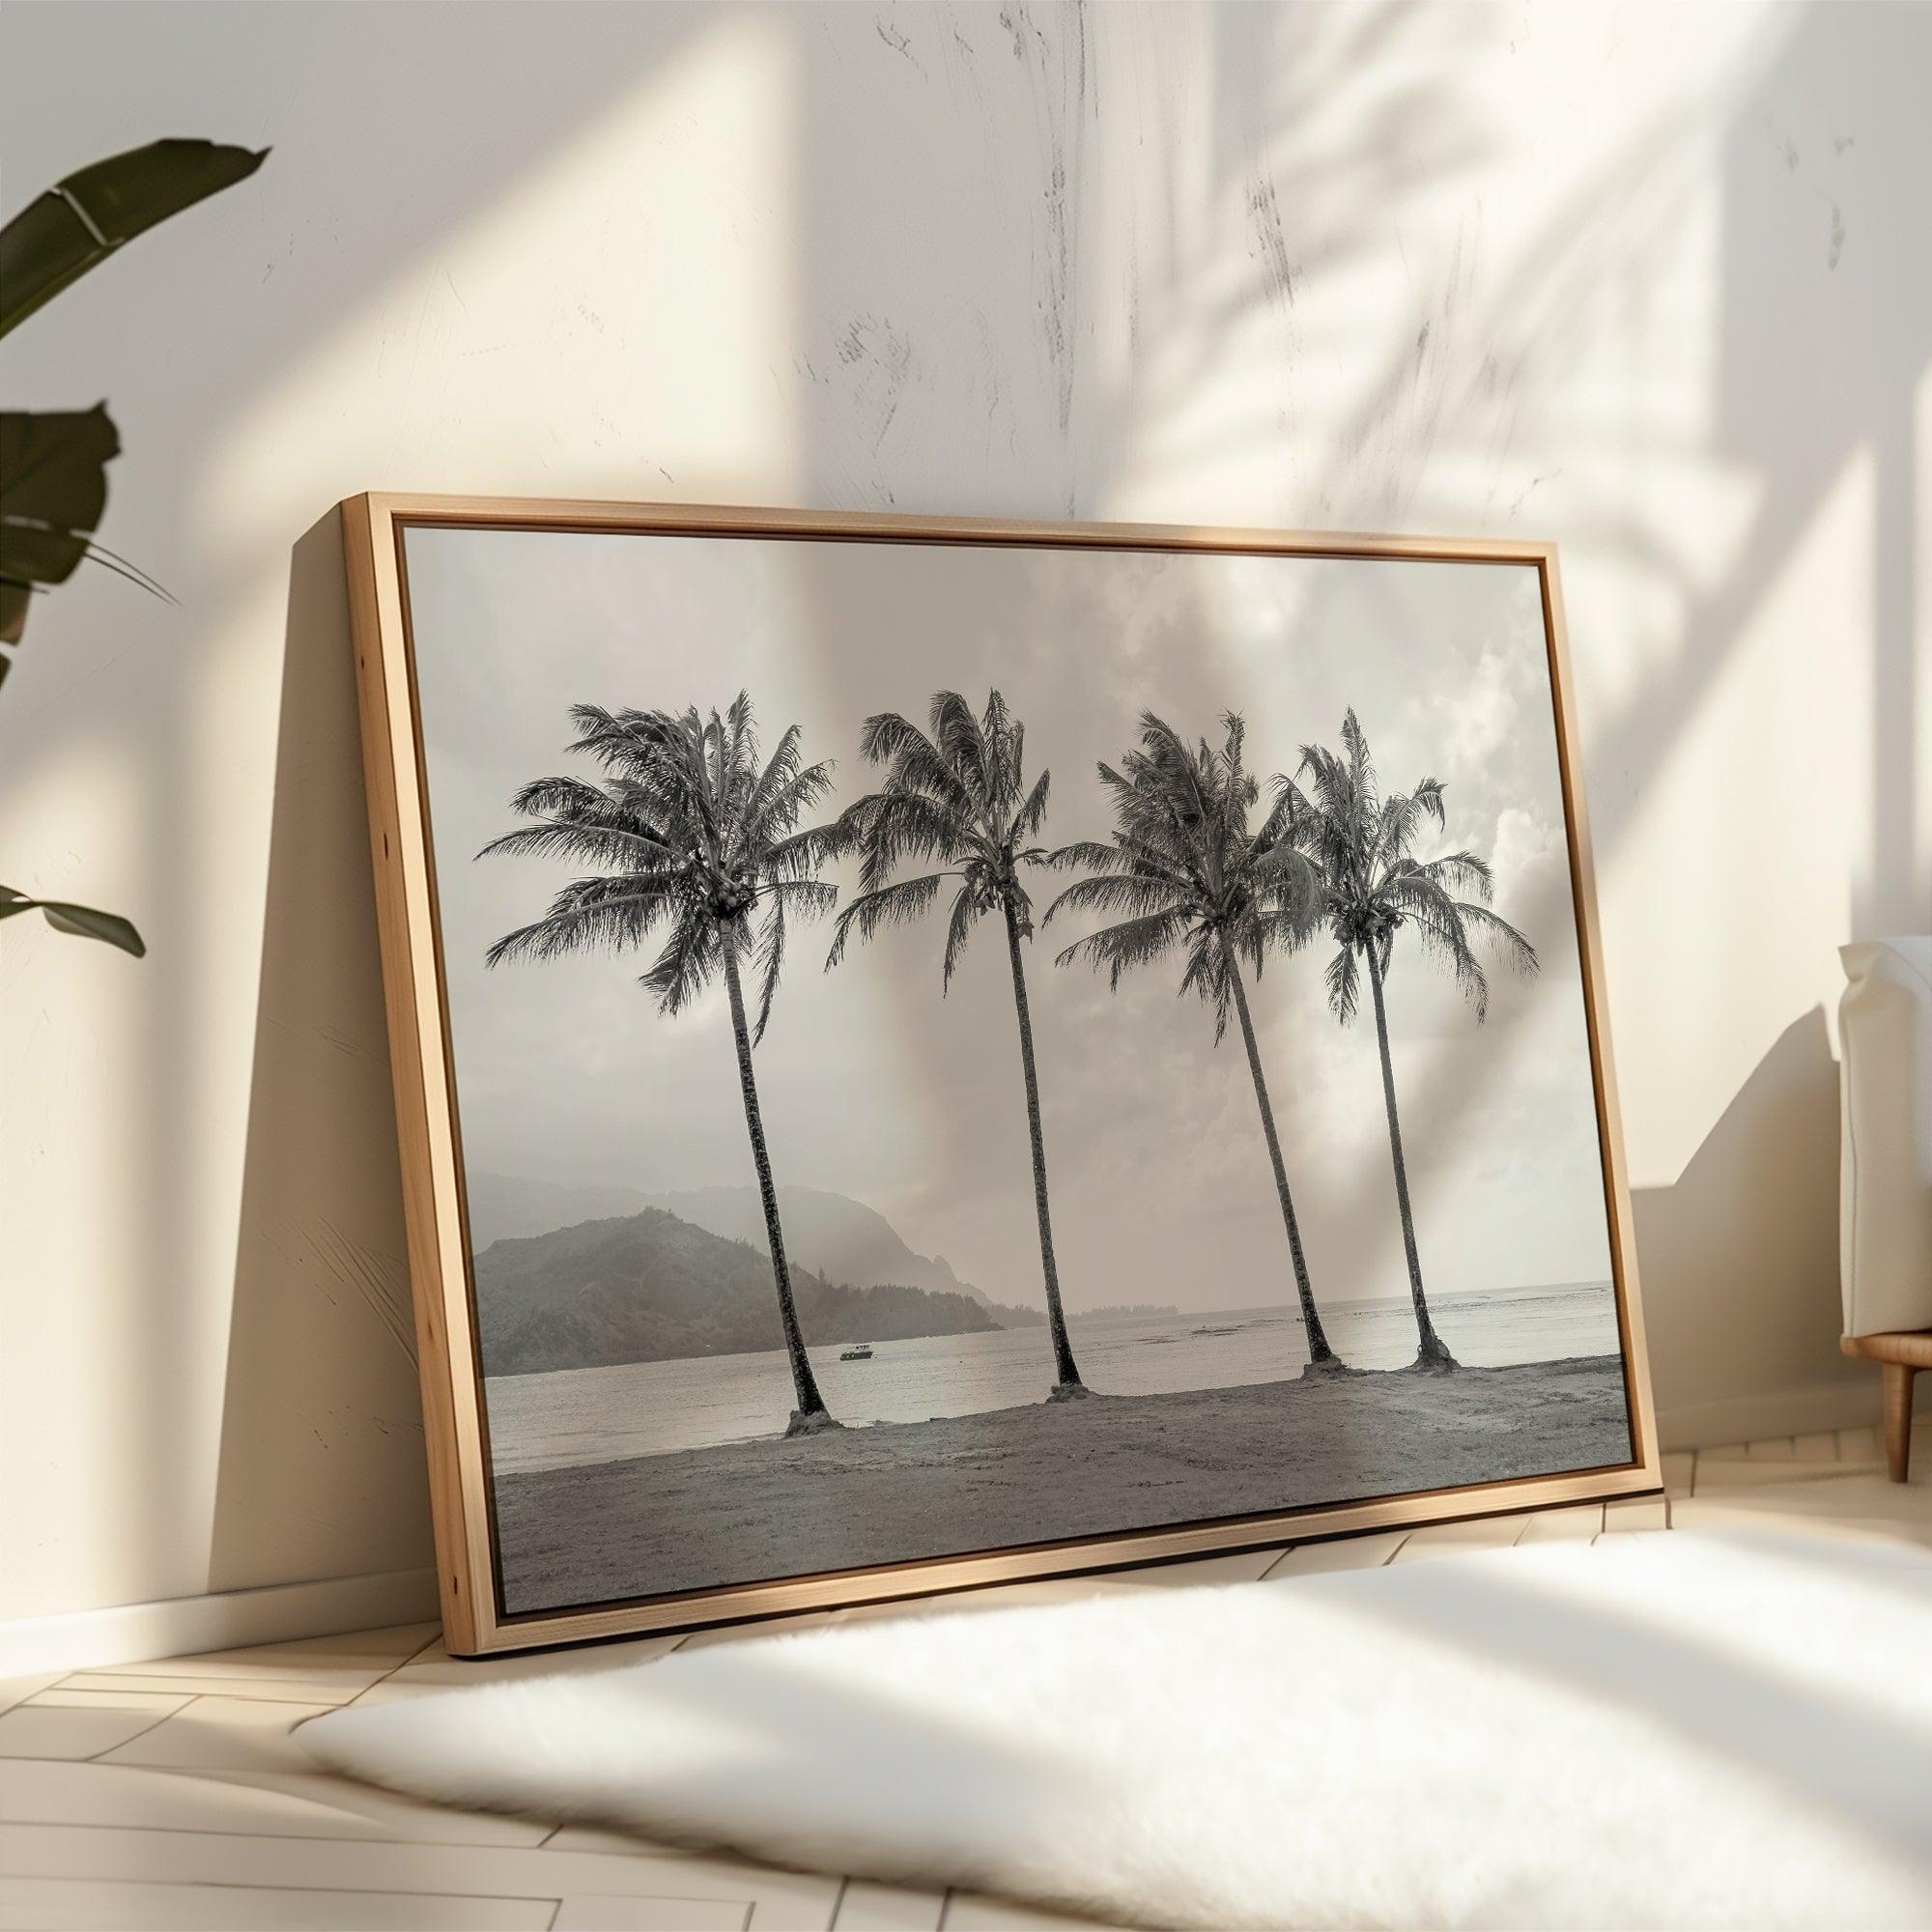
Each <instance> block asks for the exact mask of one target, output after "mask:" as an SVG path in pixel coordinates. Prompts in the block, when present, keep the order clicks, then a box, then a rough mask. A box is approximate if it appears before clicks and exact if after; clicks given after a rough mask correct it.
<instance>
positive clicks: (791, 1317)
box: [719, 930, 838, 1435]
mask: <svg viewBox="0 0 1932 1932" xmlns="http://www.w3.org/2000/svg"><path fill="white" fill-rule="evenodd" d="M719 937H720V940H721V942H722V946H723V950H724V953H725V985H726V987H727V988H729V990H730V994H731V1031H732V1034H733V1035H734V1036H735V1037H736V1039H737V1043H738V1085H739V1087H740V1088H741V1089H742V1090H743V1092H744V1095H745V1125H746V1127H747V1128H748V1129H749V1130H750V1133H751V1136H752V1164H753V1167H755V1168H756V1169H757V1170H758V1198H759V1200H760V1201H761V1202H763V1204H764V1208H765V1239H766V1241H767V1243H768V1244H769V1245H770V1247H771V1251H772V1280H773V1282H774V1284H775V1285H776V1286H777V1288H778V1292H779V1325H780V1326H781V1328H782V1329H783V1330H784V1345H785V1353H786V1355H787V1356H789V1357H790V1359H791V1378H792V1384H793V1386H794V1387H795V1388H796V1389H797V1391H798V1406H797V1408H795V1409H794V1410H793V1411H792V1417H791V1423H790V1426H789V1427H788V1428H787V1429H786V1430H785V1434H786V1435H810V1434H811V1433H813V1432H815V1431H817V1430H820V1429H836V1428H838V1424H837V1423H836V1422H834V1421H833V1419H832V1416H831V1413H830V1412H829V1411H828V1410H827V1408H826V1406H825V1398H824V1397H823V1396H821V1395H820V1394H819V1393H818V1382H817V1379H816V1378H815V1377H814V1376H813V1375H812V1373H811V1358H810V1356H809V1355H807V1353H806V1352H805V1337H804V1336H803V1335H802V1334H801V1333H800V1332H799V1326H798V1310H797V1308H796V1307H795V1306H794V1305H793V1303H792V1295H791V1267H790V1265H789V1264H788V1263H787V1262H786V1261H785V1246H784V1231H783V1230H782V1229H781V1227H780V1226H779V1195H778V1189H777V1188H776V1187H775V1186H774V1185H773V1184H772V1161H771V1156H770V1154H768V1153H767V1152H766V1151H765V1123H764V1119H763V1117H762V1115H761V1114H760V1113H759V1111H758V1084H757V1082H756V1080H754V1079H753V1076H752V1031H751V1028H750V1027H749V1026H748V1025H747V1024H746V1020H745V989H744V988H743V986H741V985H740V984H739V982H738V950H737V948H736V947H735V946H734V945H733V944H732V934H731V933H730V932H729V931H728V930H727V931H725V932H724V933H721V934H720V935H719Z"/></svg>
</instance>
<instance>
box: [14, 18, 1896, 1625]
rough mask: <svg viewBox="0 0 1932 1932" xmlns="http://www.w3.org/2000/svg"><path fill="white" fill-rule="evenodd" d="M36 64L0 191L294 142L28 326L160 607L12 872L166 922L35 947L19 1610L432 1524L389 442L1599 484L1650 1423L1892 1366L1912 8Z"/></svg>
mask: <svg viewBox="0 0 1932 1932" xmlns="http://www.w3.org/2000/svg"><path fill="white" fill-rule="evenodd" d="M0 65H4V67H5V69H6V71H7V75H8V93H9V97H10V99H9V105H8V111H7V114H6V117H5V120H4V122H0V161H4V165H5V173H6V184H5V197H4V198H5V200H6V202H7V204H8V205H9V206H13V205H15V204H17V203H18V202H19V201H20V200H22V199H24V198H25V197H26V196H27V195H28V194H30V193H32V192H33V191H35V190H36V189H38V188H39V187H40V186H41V185H43V183H44V182H46V181H49V180H51V179H53V178H55V177H56V176H58V175H60V174H62V173H64V172H66V171H67V170H69V169H71V168H72V167H73V166H75V165H77V164H79V163H82V162H85V161H87V160H90V159H92V158H94V157H95V156H98V155H100V154H103V153H108V152H112V151H114V150H116V149H120V148H123V147H128V146H131V145H133V144H135V143H137V142H140V141H143V140H146V139H149V138H151V137H153V136H155V135H157V134H162V133H206V134H211V135H215V136H220V137H225V138H228V139H233V140H240V141H246V142H249V143H261V142H270V141H271V142H273V143H274V145H275V153H274V156H273V157H272V158H271V159H270V162H269V164H268V166H267V167H266V168H265V169H264V170H263V172H262V173H261V174H260V175H259V176H258V177H257V178H256V179H255V180H254V181H252V182H250V183H248V184H246V185H243V186H242V187H241V188H239V189H237V190H235V191H233V192H231V193H230V194H229V195H227V196H225V197H223V198H222V199H220V200H218V201H216V202H214V203H212V204H210V205H209V206H207V207H205V208H203V209H201V210H199V211H197V212H195V213H192V214H190V215H189V216H186V217H185V218H184V219H183V220H181V221H180V222H178V223H177V224H175V225H174V226H172V227H170V228H168V229H166V230H164V231H162V232H160V233H159V234H157V235H156V236H154V237H152V238H150V239H148V240H146V241H142V242H141V243H139V244H138V245H137V246H136V247H135V248H133V249H131V250H130V251H129V252H128V255H127V256H126V258H125V259H123V260H121V261H119V262H117V263H114V264H112V265H111V266H110V267H109V268H108V269H106V270H103V271H102V272H100V273H99V274H98V275H96V276H95V277H94V278H93V279H91V280H90V281H88V282H87V283H86V284H84V285H83V286H81V287H80V288H78V289H76V290H74V291H73V292H71V294H69V295H67V296H65V297H63V298H61V300H60V302H59V303H58V305H57V306H56V307H54V308H52V309H50V310H49V311H47V313H46V314H44V315H43V316H42V317H39V318H37V319H36V320H35V321H34V322H32V323H30V324H29V325H28V326H27V327H25V328H24V329H22V330H21V331H20V333H19V334H18V335H17V336H16V337H14V339H13V340H12V341H10V342H9V344H8V345H7V349H6V354H5V369H4V377H0V393H4V395H5V396H6V397H7V398H8V399H9V400H10V401H16V402H18V403H21V404H26V405H30V406H38V407H50V406H67V405H85V404H88V403H91V402H92V401H93V400H94V399H95V398H96V397H97V396H98V395H100V394H102V393H105V394H107V395H108V396H109V397H110V398H111V399H112V401H113V404H114V408H115V413H116V415H117V417H118V418H119V420H120V422H121V424H122V426H123V430H124V433H125V437H126V440H127V445H128V453H127V455H126V456H125V457H124V458H123V459H122V460H121V462H120V463H119V464H118V465H117V466H116V469H115V471H114V497H113V500H112V502H111V504H110V507H109V516H108V521H107V524H106V526H105V531H104V534H105V537H106V540H107V541H108V542H109V543H110V544H112V545H113V546H114V547H115V548H116V549H117V550H119V551H121V552H124V553H126V554H129V555H131V556H133V557H135V558H137V559H138V560H139V561H140V562H141V563H143V564H144V565H146V566H147V567H148V568H149V569H151V570H152V571H154V572H155V573H156V574H157V575H158V576H159V577H160V578H162V579H163V580H164V581H165V582H167V583H168V584H169V586H170V587H171V588H172V589H173V590H174V591H175V593H176V594H177V595H178V596H179V598H180V599H181V608H180V609H179V610H170V609H168V608H166V607H164V606H162V605H160V604H158V603H156V602H154V601H151V600H149V599H147V598H145V597H143V596H141V595H140V594H139V593H137V592H134V591H132V590H130V589H129V588H128V586H127V585H125V584H123V583H121V582H118V581H116V580H114V579H113V578H111V577H109V576H107V575H106V574H105V573H95V572H83V573H82V576H81V577H80V579H79V580H78V581H77V582H75V583H74V584H73V585H71V586H70V587H69V588H68V589H67V590H65V591H63V592H62V593H61V594H60V595H59V596H58V597H56V598H54V599H51V600H49V601H48V602H47V603H46V604H45V605H44V606H43V608H41V609H40V610H39V611H37V612H36V615H35V619H34V623H33V626H32V630H31V632H30V636H29V640H28V646H27V650H26V654H25V657H24V659H23V660H22V663H21V666H20V668H19V669H18V670H17V672H16V673H15V674H14V678H13V679H12V680H11V681H10V683H9V684H8V686H7V688H6V690H5V692H4V693H0V878H6V879H8V880H10V881H13V882H15V883H18V884H20V885H23V886H26V887H29V888H33V889H37V890H41V891H44V892H50V893H62V894H69V895H73V896H77V897H83V898H88V899H94V900H97V901H99V902H100V903H102V904H106V905H109V906H113V907H116V908H119V909H122V910H124V911H126V912H128V913H129V914H131V915H133V916H134V917H135V918H136V919H137V920H138V921H139V923H140V924H141V926H142V928H143V930H144V931H145V932H146V934H147V936H148V939H149V941H150V944H151V946H152V949H153V952H152V955H151V956H150V957H149V958H148V959H147V960H146V961H145V962H143V963H140V964H136V963H134V962H132V961H129V960H128V959H125V958H123V957H121V956H120V955H118V954H115V953H112V952H107V951H105V950H103V949H98V948H91V947H88V946H84V945H81V944H78V943H76V942H73V941H71V940H59V939H56V938H54V937H53V936H52V935H50V934H48V933H46V932H45V931H44V930H43V928H41V927H39V926H38V925H37V924H30V923H28V922H26V921H17V922H12V923H8V924H7V926H6V927H5V928H4V930H0V1110H4V1122H0V1268H4V1271H5V1283H4V1301H0V1323H3V1324H4V1328H3V1329H0V1618H5V1617H22V1616H28V1615H33V1614H38V1613H49V1612H57V1611H62V1610H67V1609H72V1608H76V1607H85V1606H90V1605H107V1604H115V1603H126V1602H133V1601H139V1600H147V1599H155V1598H161V1597H171V1596H184V1595H193V1594H195V1593H198V1592H202V1591H205V1590H208V1589H211V1588H213V1589H224V1588H233V1587H238V1586H241V1585H247V1584H253V1583H260V1582H271V1581H278V1580H287V1579H295V1578H301V1577H327V1576H331V1575H337V1574H351V1573H360V1572H368V1571H381V1570H392V1569H398V1568H406V1567H409V1566H411V1565H413V1564H416V1563H419V1562H422V1561H425V1560H426V1553H427V1530H426V1522H425V1511H424V1503H423V1485H422V1480H421V1475H420V1469H419V1463H420V1432H419V1426H418V1424H417V1421H416V1419H415V1397H414V1391H413V1371H412V1364H411V1362H410V1360H409V1355H408V1346H409V1345H408V1339H407V1338H408V1332H409V1329H408V1318H407V1312H406V1295H407V1289H406V1284H405V1282H404V1279H403V1264H402V1259H401V1257H402V1246H403V1240H402V1231H401V1227H400V1224H399V1205H398V1195H397V1186H396V1182H395V1179H394V1150H393V1145H392V1142H391V1138H390V1137H391V1134H392V1131H393V1129H392V1122H391V1120H390V1114H389V1104H388V1098H387V1071H386V1065H385V1058H384V1041H383V1034H382V1016H381V1008H380V1004H379V995H378V985H377V966H376V954H375V941H374V933H373V927H372V921H371V915H370V910H369V907H368V904H367V895H368V867H367V860H366V857H365V855H364V850H363V845H362V838H363V835H362V830H361V820H360V814H361V797H360V785H359V781H358V779H357V776H356V768H355V747H354V737H353V713H352V699H351V691H350V684H349V675H348V667H347V658H346V646H345V642H344V638H343V618H342V603H341V593H340V589H339V584H338V569H339V556H338V551H337V546H336V542H335V539H334V535H333V531H332V527H331V526H329V525H328V524H327V522H322V523H320V524H319V520H324V519H326V516H327V511H328V509H329V506H330V505H331V504H332V503H334V502H335V501H336V499H337V498H339V497H343V496H345V495H348V494H350V493H353V492H355V491H358V490H362V489H367V488H387V489H416V490H460V491H489V492H520V493H540V494H550V495H556V496H570V495H584V496H609V497H624V496H629V497H688V498H709V499H718V500H724V501H731V500H752V501H756V502H768V503H800V504H810V505H813V506H821V505H822V506H841V507H848V506H891V507H895V508H897V509H901V510H932V511H968V512H988V513H1003V514H1010V515H1041V516H1054V517H1060V516H1068V515H1077V516H1083V517H1124V518H1140V519H1158V520H1173V521H1184V522H1216V521H1227V522H1242V523H1271V524H1286V525H1294V526H1317V527H1320V526H1332V527H1342V528H1347V527H1356V528H1378V529H1400V530H1414V531H1430V532H1455V533H1481V532H1498V533H1508V534H1515V533H1519V532H1520V533H1525V534H1534V535H1539V536H1545V535H1547V536H1553V537H1555V538H1557V539H1558V540H1559V541H1560V542H1561V543H1562V545H1563V546H1564V560H1565V567H1566V574H1567V582H1568V592H1569V603H1570V618H1571V625H1572V632H1573V640H1574V647H1575V657H1576V663H1577V684H1578V697H1579V701H1580V705H1581V711H1582V720H1583V729H1584V741H1585V763H1586V772H1587V777H1588V781H1589V788H1590V793H1591V799H1592V805H1593V809H1594V811H1595V817H1596V828H1597V833H1598V838H1599V846H1600V853H1601V861H1602V895H1603V904H1604V915H1605V935H1606V948H1607V953H1608V969H1609V990H1610V1000H1611V1007H1612V1011H1613V1019H1614V1027H1615V1033H1616V1041H1617V1047H1618V1056H1619V1065H1620V1070H1621V1077H1622V1084H1623V1094H1624V1101H1625V1110H1626V1122H1627V1127H1628V1134H1629V1141H1630V1150H1631V1157H1632V1167H1633V1172H1634V1179H1635V1182H1636V1185H1637V1187H1638V1189H1639V1191H1640V1193H1639V1215H1640V1222H1639V1229H1640V1235H1641V1238H1642V1246H1643V1261H1644V1267H1645V1271H1646V1281H1645V1288H1646V1298H1647V1301H1648V1305H1649V1313H1650V1322H1651V1332H1652V1338H1653V1344H1654V1349H1653V1363H1654V1370H1655V1377H1656V1383H1657V1391H1658V1396H1659V1400H1660V1403H1661V1405H1662V1407H1663V1408H1664V1410H1665V1411H1666V1421H1667V1426H1669V1427H1672V1428H1674V1430H1675V1433H1676V1434H1677V1435H1679V1436H1680V1438H1688V1437H1690V1436H1691V1435H1698V1434H1701V1435H1704V1436H1705V1437H1706V1438H1707V1439H1708V1438H1710V1437H1711V1436H1713V1435H1735V1434H1737V1433H1739V1431H1740V1429H1742V1428H1743V1427H1745V1426H1748V1425H1751V1424H1760V1425H1762V1426H1767V1427H1770V1426H1776V1423H1777V1421H1778V1419H1779V1418H1783V1426H1785V1427H1787V1428H1789V1427H1803V1426H1816V1425H1817V1424H1818V1423H1820V1422H1822V1421H1824V1420H1828V1419H1840V1420H1842V1419H1849V1416H1850V1415H1851V1414H1853V1413H1855V1412H1856V1409H1857V1405H1858V1403H1859V1401H1860V1400H1861V1398H1862V1394H1863V1383H1862V1378H1859V1377H1857V1376H1856V1375H1855V1373H1854V1371H1853V1370H1852V1369H1851V1368H1850V1366H1849V1365H1843V1364H1841V1363H1840V1362H1839V1360H1838V1358H1837V1356H1836V1354H1835V1352H1834V1350H1833V1340H1834V1336H1835V1331H1836V1312H1835V1311H1836V1292H1835V1280H1834V1275H1835V1252H1836V1251H1835V1245H1834V1242H1835V1226H1834V1216H1835V1140H1836V1096H1835V1090H1834V1086H1833V1065H1832V1058H1831V1055H1832V1045H1831V1038H1830V1028H1829V1014H1830V1009H1831V1007H1832V1004H1833V1000H1834V998H1835V993H1836V987H1837V983H1838V973H1837V966H1836V961H1835V957H1834V952H1833V949H1834V948H1835V947H1836V946H1837V945H1838V943H1839V942H1840V941H1842V940H1844V939H1846V938H1847V937H1848V936H1850V935H1851V934H1852V933H1853V932H1855V931H1858V932H1867V933H1872V932H1885V931H1896V930H1900V929H1906V928H1917V929H1918V930H1923V929H1925V928H1926V927H1927V926H1928V924H1932V885H1928V861H1932V829H1928V807H1932V781H1928V779H1927V778H1926V776H1925V774H1926V773H1927V771H1928V770H1932V744H1928V735H1932V726H1928V723H1927V721H1928V719H1932V665H1928V662H1927V658H1928V647H1927V639H1928V635H1932V615H1928V597H1929V596H1932V592H1929V591H1928V589H1927V583H1928V575H1929V574H1928V564H1932V557H1928V555H1927V550H1928V537H1927V529H1928V527H1929V526H1932V517H1928V516H1927V514H1926V511H1925V508H1924V505H1923V503H1922V502H1920V501H1918V499H1917V498H1916V496H1915V492H1916V491H1917V490H1918V487H1919V486H1918V483H1917V480H1916V478H1917V473H1918V469H1919V468H1920V467H1922V465H1923V464H1924V462H1925V458H1926V455H1927V451H1928V447H1932V379H1928V377H1927V374H1926V371H1927V368H1928V362H1932V265H1929V264H1928V258H1927V254H1926V250H1925V246H1924V241H1925V206H1924V193H1925V184H1926V182H1927V180H1928V179H1932V120H1929V119H1928V118H1927V116H1926V115H1925V113H1924V99H1923V94H1924V83H1925V76H1926V74H1927V72H1928V71H1932V9H1926V8H1912V7H1898V8H1888V7H1883V6H1861V7H1820V8H1816V9H1803V8H1800V9H1793V10H1788V11H1787V10H1781V9H1776V10H1760V9H1756V8H1752V7H1749V6H1718V7H1711V8H1708V9H1707V8H1703V7H1698V6H1693V5H1688V4H1679V5H1674V6H1670V7H1661V8H1658V9H1656V10H1655V11H1650V10H1646V9H1644V8H1641V7H1631V6H1621V7H1604V8H1597V7H1592V6H1585V5H1571V6H1563V7H1555V6H1549V7H1519V6H1507V7H1505V6H1496V7H1493V8H1488V7H1473V8H1471V7H1460V6H1450V5H1437V6H1428V5H1424V6H1419V7H1407V6H1388V7H1383V6H1378V5H1375V4H1370V0H1359V3H1358V4H1349V5H1345V6H1335V7H1328V6H1295V5H1289V6H1278V7H1269V6H1262V5H1255V6H1229V7H1225V8H1215V7H1208V6H1187V5H1179V6H1173V7H1151V8H1140V7H1132V6H1126V5H1120V6H1106V7H1097V8H1089V9H1086V10H1078V9H1073V8H1060V7H1053V6H1026V5H1022V4H1018V0H1011V4H1009V5H1007V6H1004V7H1000V6H986V7H979V6H964V7H937V6H933V7H909V6H900V7H886V6H877V7H875V6H865V5H857V4H854V5H840V6H826V7H809V6H797V7H790V8H778V9H772V10H763V9H747V8H741V7H737V6H731V5H715V6H709V7H700V8H696V9H693V10H691V11H688V12H687V11H681V10H678V9H674V8H670V7H644V6H622V7H619V6H588V7H582V8H579V7H574V6H567V5H534V4H532V5H526V6H510V7H503V8H497V7H490V6H465V7H448V8H433V7H421V8H419V7H414V6H409V5H398V4H389V5H384V6H381V7H377V6H349V7H346V8H336V7H331V6H322V5H306V4H284V5H277V6H238V7H233V8H226V9H224V8H202V7H190V6H185V5H168V6H151V5H143V6H137V7H130V8H127V9H122V8H116V7H108V6H104V5H59V6H55V5H26V4H19V3H18V0H16V4H14V5H13V6H11V7H9V8H8V9H7V10H6V14H5V16H4V19H0ZM305 533H306V534H305ZM1915 764H1916V766H1917V771H1918V776H1917V777H1916V778H1915ZM265 931H266V937H265ZM1848 1377H1849V1378H1851V1379H1849V1380H1848V1379H1847V1378H1848ZM1848 1404H1849V1405H1850V1406H1849V1407H1847V1406H1846V1405H1848Z"/></svg>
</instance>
